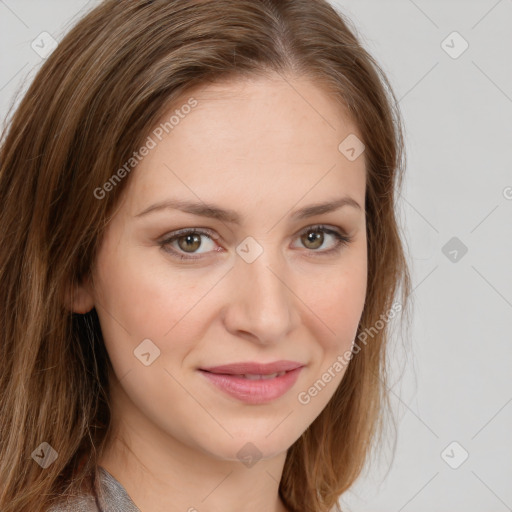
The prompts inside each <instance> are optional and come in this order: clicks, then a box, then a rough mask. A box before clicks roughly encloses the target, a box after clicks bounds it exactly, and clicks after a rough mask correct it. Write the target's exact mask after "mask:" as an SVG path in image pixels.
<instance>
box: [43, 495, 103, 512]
mask: <svg viewBox="0 0 512 512" xmlns="http://www.w3.org/2000/svg"><path fill="white" fill-rule="evenodd" d="M48 512H100V510H99V508H98V505H97V504H96V499H95V498H94V496H88V495H83V496H73V497H70V498H68V499H67V500H66V501H63V502H62V503H59V504H58V505H53V507H52V508H50V509H48Z"/></svg>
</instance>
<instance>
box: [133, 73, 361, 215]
mask: <svg viewBox="0 0 512 512" xmlns="http://www.w3.org/2000/svg"><path fill="white" fill-rule="evenodd" d="M191 98H193V99H194V100H195V102H196V105H195V106H194V107H193V108H192V109H187V112H188V113H187V114H182V115H181V116H179V123H178V124H175V125H174V126H173V127H172V129H170V130H169V129H168V130H167V131H166V132H165V133H163V137H162V139H161V140H156V147H155V148H154V149H152V150H151V152H150V154H149V155H148V156H146V157H145V158H144V159H143V160H142V161H141V162H140V163H139V164H138V165H137V167H136V169H135V171H134V172H133V176H132V180H131V181H132V184H131V188H134V187H135V189H136V191H137V193H136V194H135V196H133V197H132V199H133V200H132V201H131V203H132V207H131V209H132V210H135V209H138V210H141V209H142V208H143V207H144V206H146V203H147V201H149V200H153V199H154V200H162V199H165V196H168V195H172V197H182V198H186V199H195V200H198V199H201V200H204V201H207V202H208V201H210V200H211V202H219V201H220V202H222V201H223V200H225V201H229V202H232V201H233V200H237V201H239V202H240V204H241V205H242V204H243V203H244V202H247V201H249V200H250V201H251V202H252V203H259V204H260V205H261V206H263V205H264V204H265V203H266V202H267V203H269V202H272V201H278V200H279V198H280V199H281V202H282V203H284V204H288V203H290V204H291V203H296V202H297V201H299V200H300V198H301V197H303V196H306V195H307V196H308V197H307V199H309V200H310V201H309V202H314V201H315V200H317V199H321V200H324V199H325V198H326V194H329V193H330V192H331V191H333V192H336V190H334V189H337V191H338V192H339V194H336V195H340V194H342V193H351V195H356V196H358V197H359V199H360V200H361V198H362V197H364V184H365V165H364V155H361V157H360V158H358V159H356V160H354V161H349V160H348V159H347V158H346V157H345V156H344V155H343V154H342V153H341V152H340V151H339V149H338V146H339V145H340V143H341V142H342V140H344V139H345V138H346V137H347V136H348V135H349V134H356V135H357V136H358V137H359V138H360V135H359V131H358V129H357V126H356V125H355V124H354V123H353V122H352V121H351V120H350V119H349V118H348V117H347V116H346V114H345V112H344V109H343V108H342V106H341V105H340V104H339V103H338V102H337V101H335V99H334V98H333V97H332V96H331V95H330V94H329V93H328V92H327V91H326V90H325V89H323V88H319V87H318V86H317V85H315V84H314V83H313V82H311V81H310V80H308V79H290V78H286V79H283V78H281V77H276V78H257V79H250V80H248V79H244V80H236V81H229V82H222V83H215V84H211V85H208V86H206V87H205V86H203V87H198V88H195V89H193V90H191V91H189V92H188V93H187V94H186V95H183V96H182V98H180V100H178V101H175V102H174V103H173V106H172V108H170V109H169V110H168V111H167V112H166V113H165V115H164V116H162V119H161V121H160V122H159V123H158V125H157V126H165V122H166V121H168V120H169V118H170V117H171V116H172V114H173V113H176V110H178V111H179V110H180V105H185V104H187V102H188V103H189V104H190V101H189V100H190V99H191ZM160 131H162V130H160ZM167 132H168V133H167ZM153 138H154V137H153ZM132 195H133V194H132Z"/></svg>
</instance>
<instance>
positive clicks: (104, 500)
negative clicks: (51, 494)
mask: <svg viewBox="0 0 512 512" xmlns="http://www.w3.org/2000/svg"><path fill="white" fill-rule="evenodd" d="M95 491H96V497H95V496H92V495H85V494H84V495H82V496H74V497H71V498H69V499H68V501H67V502H66V503H64V504H62V505H58V506H55V507H52V508H51V509H50V510H48V512H141V511H140V510H139V508H138V507H137V506H136V505H135V503H133V501H132V500H131V498H130V496H128V493H127V492H126V489H125V488H124V487H123V486H122V485H121V483H119V482H118V481H117V480H116V479H115V478H114V477H113V476H112V475H111V474H110V473H109V472H108V471H107V470H106V469H105V468H103V467H101V466H98V472H97V474H96V481H95Z"/></svg>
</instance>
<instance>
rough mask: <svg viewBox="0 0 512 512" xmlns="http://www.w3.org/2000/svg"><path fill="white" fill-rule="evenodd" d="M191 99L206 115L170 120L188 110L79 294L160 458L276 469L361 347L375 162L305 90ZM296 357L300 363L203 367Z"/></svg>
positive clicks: (129, 416)
mask: <svg viewBox="0 0 512 512" xmlns="http://www.w3.org/2000/svg"><path fill="white" fill-rule="evenodd" d="M191 96H193V98H194V99H195V101H196V102H197V104H195V103H194V102H193V101H189V103H187V101H188V100H190V96H187V97H185V98H184V99H183V101H182V102H181V103H179V104H178V105H176V106H175V107H174V108H173V109H172V111H169V113H168V115H166V116H165V118H164V119H163V122H165V121H168V120H169V118H170V117H171V115H172V114H173V113H175V110H176V109H177V110H178V111H179V115H177V114H176V113H175V115H177V117H175V118H174V125H173V126H171V129H170V128H169V127H170V125H167V132H168V133H166V131H165V129H164V130H162V128H161V127H160V129H158V127H157V128H156V129H155V131H154V132H153V133H151V134H150V137H151V138H152V140H153V142H154V143H155V144H153V143H151V142H149V141H148V147H149V150H148V151H147V155H146V156H142V153H146V151H142V152H141V154H139V157H140V158H141V161H140V163H139V164H138V165H137V166H136V168H135V169H134V170H132V171H131V173H130V175H129V177H126V178H124V179H129V180H130V182H129V184H128V187H127V189H126V190H125V192H124V195H123V200H122V202H121V203H120V205H119V208H118V209H117V210H116V213H115V215H114V217H113V219H112V222H111V223H110V224H109V226H108V228H107V231H106V234H105V238H104V239H103V241H102V245H101V247H100V250H99V253H98V256H97V261H96V265H95V268H94V270H93V282H92V283H91V284H90V285H89V284H86V285H85V287H84V289H83V290H85V291H83V290H82V291H83V293H85V296H86V297H87V300H88V301H89V302H87V304H88V307H92V306H93V305H94V306H95V307H96V310H97V313H98V316H99V319H100V322H101V328H102V332H103V336H104V340H105V344H106V348H107V350H108V353H109V356H110V359H111V361H112V365H113V368H114V372H115V383H114V384H116V385H114V386H113V388H112V393H113V397H114V409H115V417H116V418H117V421H118V422H120V424H123V423H124V424H125V427H127V430H130V431H131V432H132V433H133V432H137V431H138V432H140V433H141V434H140V435H141V437H144V439H146V440H148V447H151V448H148V449H154V450H155V456H158V454H157V453H156V452H157V451H158V450H161V449H162V447H163V446H174V447H175V446H181V447H186V448H187V449H192V450H193V451H196V452H201V453H202V454H203V455H205V454H206V455H208V456H212V457H215V458H217V459H229V460H237V459H239V460H242V459H243V458H244V457H246V456H247V457H249V458H252V459H257V458H260V457H262V458H269V457H273V456H276V455H277V454H280V453H283V452H285V451H286V450H287V449H288V448H289V447H290V446H291V445H292V444H293V443H294V442H295V441H296V440H297V439H298V438H299V437H300V435H301V434H302V433H303V431H304V430H306V428H307V427H308V426H309V425H310V424H311V423H312V422H313V420H314V419H315V418H316V417H317V416H318V415H319V414H320V412H321V411H322V409H323V408H324V407H325V406H326V404H327V402H328V401H329V399H330V398H331V397H332V395H333V393H334V392H335V390H336V388H337V387H338V385H339V383H340V381H341V379H342V378H343V374H344V372H345V370H346V364H347V358H346V356H343V354H345V353H346V351H347V350H350V349H351V346H352V343H353V340H354V338H355V336H356V331H357V326H358V323H359V320H360V317H361V314H362V310H363V305H364V301H365V292H366V279H367V252H366V229H365V163H364V153H363V154H362V155H361V156H360V157H358V158H354V154H355V156H357V153H358V151H359V149H360V147H359V146H357V139H355V138H354V135H352V136H351V138H350V139H348V141H347V142H345V143H344V144H343V145H342V146H341V150H340V149H339V146H340V143H342V142H343V141H344V140H345V139H346V138H347V137H348V136H349V135H350V134H355V135H356V136H359V138H361V137H360V135H359V132H358V129H357V127H356V126H355V125H353V124H352V123H351V122H350V121H349V120H348V119H347V118H346V117H345V116H344V115H343V113H342V111H341V109H340V108H339V107H338V106H337V105H336V103H335V102H334V100H333V99H332V98H330V97H329V96H328V95H327V94H326V93H325V92H323V91H322V90H321V89H318V88H317V87H316V86H315V85H314V84H313V83H311V82H309V81H306V80H305V79H293V80H292V79H289V80H283V79H281V78H280V77H276V78H275V79H272V80H270V79H258V80H254V81H245V82H229V83H224V84H215V85H213V86H208V87H207V88H202V89H198V90H197V91H195V92H194V94H193V95H191ZM186 104H188V105H191V104H194V105H195V106H194V107H193V108H190V109H189V108H188V107H187V108H183V109H182V108H181V106H182V105H186ZM185 112H188V113H185ZM176 119H179V122H176ZM156 134H158V135H156ZM160 139H161V140H160ZM354 141H355V142H356V145H355V146H354ZM351 143H352V144H351ZM152 146H154V147H152ZM351 147H354V149H355V152H354V151H352V150H351V149H350V148H351ZM347 155H348V156H349V157H350V158H349V157H347ZM343 199H345V200H346V201H345V202H342V203H340V204H341V206H339V207H337V208H335V209H332V208H329V209H328V208H325V209H322V208H317V209H315V210H314V211H313V210H311V211H310V210H309V208H311V207H312V206H317V205H320V204H325V203H331V202H338V201H342V200H343ZM166 203H167V204H168V207H165V204H166ZM180 204H181V206H183V208H181V207H180ZM155 205H158V207H155ZM206 205H208V206H209V207H210V208H207V207H206ZM357 205H358V206H357ZM186 210H188V211H186ZM227 210H229V214H228V213H226V212H225V211H227ZM194 211H195V213H194ZM308 213H313V214H312V215H308ZM235 217H236V219H235ZM319 224H321V225H324V226H325V228H323V230H319V228H317V226H318V225H319ZM183 229H187V230H190V231H191V232H192V233H189V234H188V235H187V234H183V233H176V232H177V231H178V230H183ZM315 229H316V231H315ZM337 233H339V235H341V236H343V237H344V236H348V237H350V241H349V242H347V243H343V242H342V241H339V240H338V238H337ZM282 361H287V362H289V366H284V367H281V366H279V363H278V366H277V367H267V368H258V367H241V366H238V367H231V368H228V369H226V368H224V369H222V368H220V369H217V370H215V369H213V371H211V372H210V373H208V372H206V371H205V370H204V369H206V368H209V369H210V370H212V368H213V367H218V366H224V365H232V364H235V363H249V364H251V363H254V364H261V365H265V364H268V363H274V362H282ZM283 368H284V370H286V369H288V370H289V371H288V372H287V373H285V374H284V375H282V376H274V377H273V378H272V376H270V378H268V379H261V378H257V375H260V376H261V375H262V374H270V373H275V372H277V371H279V369H283ZM292 368H297V369H296V370H294V371H293V372H292V371H290V370H291V369H292ZM284 370H283V371H284ZM223 373H224V375H222V374H223ZM225 373H230V375H225ZM243 374H252V378H251V376H249V377H244V376H243ZM117 382H118V385H117ZM312 387H313V388H314V389H311V388H312ZM315 390H316V391H315ZM149 441H151V442H149ZM249 443H250V444H249ZM245 460H248V459H245Z"/></svg>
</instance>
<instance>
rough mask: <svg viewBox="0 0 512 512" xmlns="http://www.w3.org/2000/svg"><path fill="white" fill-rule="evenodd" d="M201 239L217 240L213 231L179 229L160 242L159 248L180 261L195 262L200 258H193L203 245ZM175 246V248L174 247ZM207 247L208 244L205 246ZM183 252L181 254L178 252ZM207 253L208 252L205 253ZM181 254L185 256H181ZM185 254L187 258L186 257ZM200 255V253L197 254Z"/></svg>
mask: <svg viewBox="0 0 512 512" xmlns="http://www.w3.org/2000/svg"><path fill="white" fill-rule="evenodd" d="M201 237H206V238H208V239H209V240H210V241H212V239H215V238H217V237H216V236H215V234H214V233H213V231H210V230H209V229H206V230H203V229H196V228H194V229H180V230H178V231H174V232H173V233H171V234H170V235H169V236H168V237H166V238H165V239H164V240H162V241H161V242H160V246H161V247H162V248H163V249H164V250H165V251H167V252H169V253H170V254H171V255H173V256H176V257H178V258H180V259H182V260H183V259H190V260H196V259H199V258H201V256H193V254H195V252H196V251H197V250H198V249H200V248H201V247H203V246H204V243H203V242H202V240H201ZM176 245H177V247H176ZM206 245H208V244H206ZM213 250H214V251H218V249H215V248H214V249H213ZM180 251H183V252H180ZM206 252H208V251H206ZM183 253H184V254H185V255H183ZM187 254H188V255H189V256H187ZM199 254H201V253H199Z"/></svg>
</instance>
